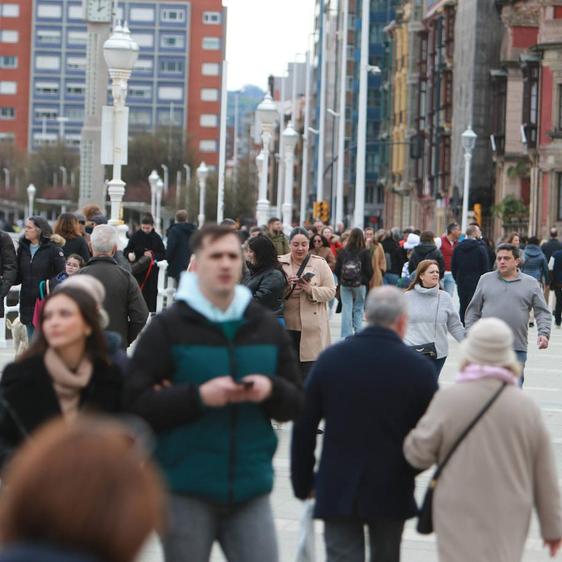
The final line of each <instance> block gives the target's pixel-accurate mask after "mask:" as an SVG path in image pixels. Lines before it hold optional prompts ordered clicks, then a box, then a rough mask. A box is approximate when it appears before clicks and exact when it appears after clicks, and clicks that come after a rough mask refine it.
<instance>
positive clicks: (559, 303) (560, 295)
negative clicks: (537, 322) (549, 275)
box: [554, 287, 562, 326]
mask: <svg viewBox="0 0 562 562" xmlns="http://www.w3.org/2000/svg"><path fill="white" fill-rule="evenodd" d="M554 294H555V295H556V306H555V307H554V323H555V324H556V325H557V326H560V324H562V287H554Z"/></svg>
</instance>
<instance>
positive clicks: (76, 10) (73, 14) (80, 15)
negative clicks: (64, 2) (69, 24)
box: [68, 6, 84, 20]
mask: <svg viewBox="0 0 562 562" xmlns="http://www.w3.org/2000/svg"><path fill="white" fill-rule="evenodd" d="M68 19H71V20H82V19H84V11H83V9H82V6H69V7H68Z"/></svg>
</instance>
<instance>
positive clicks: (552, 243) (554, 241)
mask: <svg viewBox="0 0 562 562" xmlns="http://www.w3.org/2000/svg"><path fill="white" fill-rule="evenodd" d="M541 250H542V252H543V254H544V257H545V258H546V261H547V263H548V262H549V261H550V258H551V257H552V256H553V255H554V254H555V252H558V250H562V242H560V240H558V238H551V239H550V240H549V241H548V242H545V243H544V244H543V245H542V246H541Z"/></svg>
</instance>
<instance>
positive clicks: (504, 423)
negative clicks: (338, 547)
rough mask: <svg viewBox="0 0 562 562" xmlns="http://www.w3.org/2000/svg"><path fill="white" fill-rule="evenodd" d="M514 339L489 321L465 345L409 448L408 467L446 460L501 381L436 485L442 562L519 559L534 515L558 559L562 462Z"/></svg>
mask: <svg viewBox="0 0 562 562" xmlns="http://www.w3.org/2000/svg"><path fill="white" fill-rule="evenodd" d="M512 345H513V335H512V332H511V329H510V328H509V327H508V325H507V324H506V323H505V322H503V321H502V320H499V319H497V318H485V319H483V320H480V321H479V322H477V323H476V324H475V325H474V326H473V327H472V328H471V330H470V331H469V333H468V338H467V339H466V340H464V341H463V343H462V344H461V350H462V357H461V365H460V367H461V370H460V372H459V374H458V375H457V379H456V384H454V385H451V386H449V387H447V388H445V389H444V390H440V391H439V392H438V393H437V394H436V395H435V397H434V398H433V401H432V402H431V404H430V406H429V408H428V410H427V412H426V414H425V415H424V417H423V418H422V419H421V420H420V421H419V422H418V425H417V427H416V428H415V429H413V430H412V431H411V432H410V434H409V435H408V437H407V438H406V440H405V442H404V454H405V456H406V459H407V460H408V462H409V463H410V464H411V465H412V466H414V467H415V468H418V469H426V468H429V467H430V466H431V465H433V464H435V463H437V462H440V461H441V460H442V459H443V458H444V457H445V455H446V454H447V453H448V451H449V450H450V449H451V447H452V445H453V443H454V442H455V441H456V440H457V438H458V436H459V435H460V434H461V433H462V432H463V431H464V429H465V428H466V427H467V426H468V425H469V424H470V422H471V421H472V420H473V419H474V418H475V417H476V416H477V414H478V413H479V412H480V411H481V410H482V408H483V407H484V405H485V404H486V402H488V400H489V399H490V398H491V397H492V396H493V395H494V394H495V393H496V392H497V390H498V389H499V388H500V386H501V385H502V384H505V385H506V386H505V388H504V390H503V391H502V393H501V394H500V395H499V397H498V398H497V400H496V401H495V402H494V403H493V404H492V406H491V407H490V409H489V410H488V411H487V412H486V413H485V414H484V415H483V417H482V418H481V419H480V420H479V421H478V423H477V424H476V425H475V426H474V428H473V429H472V431H471V432H470V433H469V434H468V436H467V437H466V438H465V439H464V440H463V441H462V442H461V444H460V445H459V447H458V449H457V450H456V451H455V452H454V454H453V456H452V457H451V459H450V461H449V463H448V464H447V465H446V466H445V468H444V469H443V473H442V475H441V477H440V478H439V480H438V482H437V486H436V488H435V492H434V502H433V523H434V527H435V532H436V534H437V546H438V551H439V560H440V562H468V561H474V562H476V561H477V562H517V561H520V560H521V557H522V555H523V549H524V547H525V540H526V538H527V533H528V531H529V523H530V520H531V512H532V510H533V507H534V508H535V509H536V510H537V515H538V520H539V524H540V531H541V536H542V538H543V540H544V542H545V546H547V547H548V548H549V549H550V554H551V555H554V554H555V553H556V551H557V550H558V548H559V547H560V539H561V537H562V517H561V511H560V492H559V490H558V478H557V472H556V464H555V461H554V455H553V451H552V445H551V442H550V436H549V434H548V431H547V429H546V426H545V423H544V420H543V418H542V415H541V411H540V408H539V407H538V405H537V404H536V403H535V402H534V400H533V399H532V398H530V397H529V395H528V394H525V393H523V392H522V391H521V390H520V389H519V387H518V386H517V379H518V377H519V372H520V366H519V363H518V362H517V360H516V357H515V354H514V352H513V351H512Z"/></svg>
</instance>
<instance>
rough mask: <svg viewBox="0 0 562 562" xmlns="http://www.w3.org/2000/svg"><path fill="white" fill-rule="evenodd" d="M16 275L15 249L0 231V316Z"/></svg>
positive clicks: (6, 236) (10, 240) (7, 235)
mask: <svg viewBox="0 0 562 562" xmlns="http://www.w3.org/2000/svg"><path fill="white" fill-rule="evenodd" d="M17 276H18V267H17V261H16V250H15V248H14V243H13V242H12V238H11V237H10V235H9V234H6V233H5V232H2V231H0V318H3V317H4V298H5V297H6V296H7V294H8V293H9V292H10V287H11V286H12V285H15V283H16V279H17Z"/></svg>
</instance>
